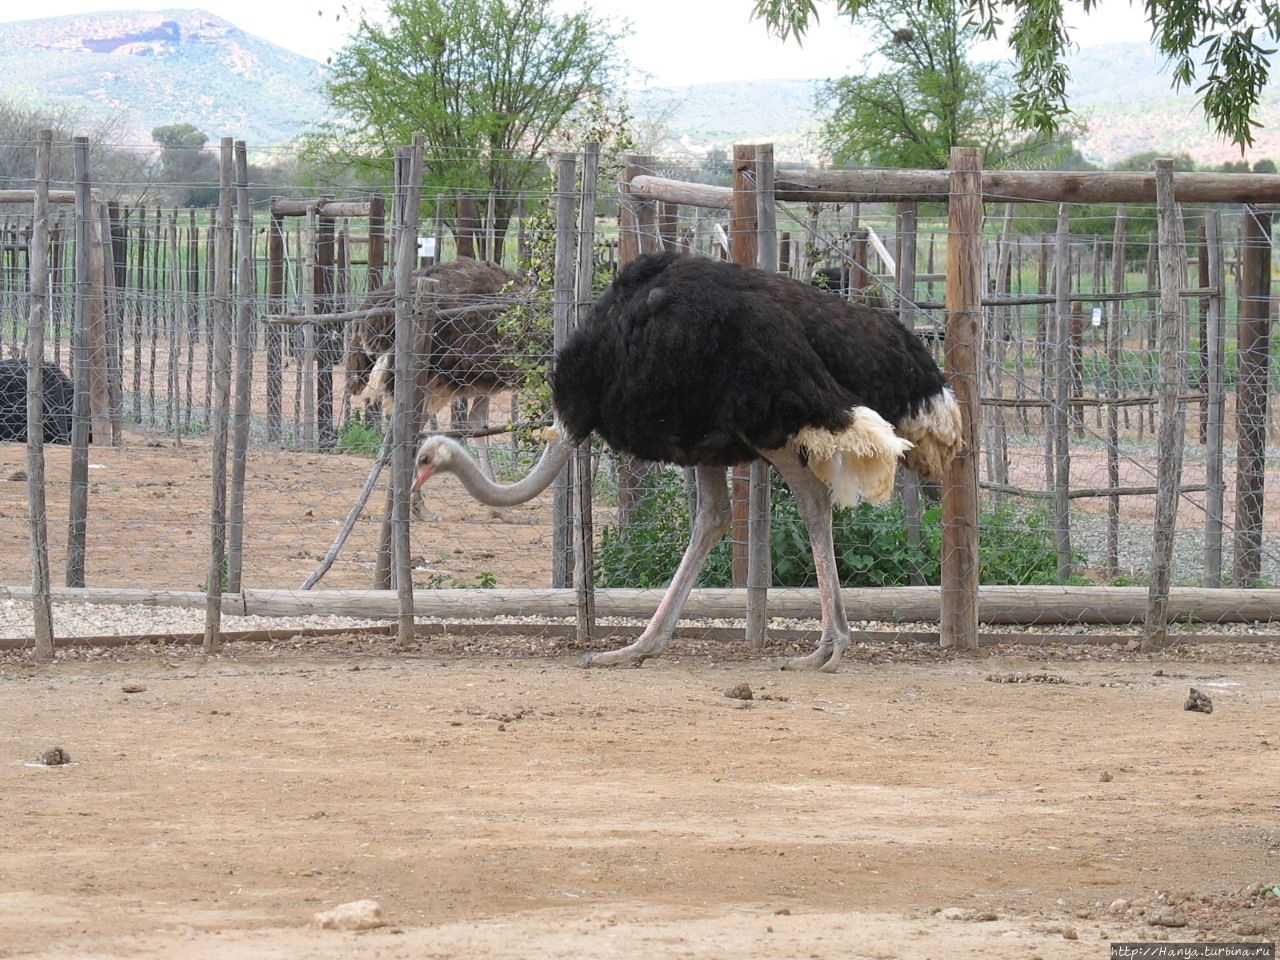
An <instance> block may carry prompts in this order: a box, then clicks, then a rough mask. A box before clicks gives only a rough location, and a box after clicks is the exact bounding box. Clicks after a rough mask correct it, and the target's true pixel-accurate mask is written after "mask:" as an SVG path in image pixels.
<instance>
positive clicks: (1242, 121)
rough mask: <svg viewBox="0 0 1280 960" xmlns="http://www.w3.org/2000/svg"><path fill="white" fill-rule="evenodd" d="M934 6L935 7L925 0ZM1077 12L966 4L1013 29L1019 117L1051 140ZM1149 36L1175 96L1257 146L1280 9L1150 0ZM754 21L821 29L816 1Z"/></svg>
mask: <svg viewBox="0 0 1280 960" xmlns="http://www.w3.org/2000/svg"><path fill="white" fill-rule="evenodd" d="M922 2H923V3H925V4H930V5H932V4H933V3H934V0H922ZM880 3H881V0H834V4H835V7H836V10H837V11H838V12H839V13H840V14H841V15H842V16H846V17H849V18H850V19H853V20H859V19H861V18H862V17H864V16H865V15H866V14H867V13H868V12H869V11H871V10H873V9H875V8H877V7H878V6H880ZM1077 3H1078V4H1079V9H1080V10H1082V11H1083V12H1084V13H1086V14H1088V13H1090V12H1092V11H1093V10H1095V9H1096V8H1097V6H1098V0H963V4H962V7H963V10H964V13H965V16H966V18H967V19H969V20H971V21H972V22H973V23H975V24H977V25H978V27H979V29H980V30H981V31H982V34H983V35H984V36H985V37H987V38H993V37H995V36H996V34H997V33H998V32H999V31H1000V30H1001V28H1003V27H1004V26H1005V25H1006V24H1007V25H1008V27H1009V34H1008V40H1009V45H1010V47H1011V48H1012V50H1013V54H1014V59H1015V60H1016V62H1017V71H1016V73H1015V75H1014V78H1013V79H1014V84H1015V86H1016V87H1017V93H1016V94H1015V95H1014V97H1013V101H1012V107H1013V112H1014V118H1015V120H1016V122H1017V123H1018V125H1019V126H1021V127H1023V128H1024V129H1027V130H1035V131H1039V132H1041V133H1050V132H1052V131H1054V130H1056V129H1057V128H1058V127H1059V126H1060V125H1061V123H1062V122H1063V120H1064V119H1065V118H1066V117H1067V116H1069V115H1070V112H1071V111H1070V108H1069V107H1068V106H1067V102H1066V88H1067V80H1068V79H1069V76H1070V75H1069V72H1068V70H1067V67H1066V64H1065V63H1064V57H1065V55H1066V53H1067V49H1068V46H1069V44H1070V43H1071V37H1070V34H1069V32H1068V30H1067V27H1066V21H1065V16H1064V15H1065V12H1066V11H1067V10H1068V9H1070V7H1069V4H1077ZM1144 6H1145V8H1146V11H1147V18H1148V19H1149V20H1150V22H1151V37H1152V40H1153V42H1154V43H1155V45H1156V47H1157V49H1159V51H1160V52H1161V53H1163V54H1164V55H1165V57H1166V58H1168V61H1169V67H1170V72H1171V74H1172V76H1173V84H1174V86H1175V87H1194V88H1195V92H1196V93H1197V94H1199V96H1200V102H1201V105H1202V106H1203V108H1204V112H1205V117H1206V118H1207V120H1208V122H1209V124H1210V126H1212V128H1213V129H1214V131H1215V132H1217V133H1218V135H1220V136H1221V137H1223V138H1224V139H1226V140H1230V141H1231V142H1232V143H1236V144H1239V146H1240V147H1241V149H1243V148H1245V147H1247V146H1249V145H1251V144H1252V143H1253V133H1254V129H1255V128H1256V127H1258V126H1259V123H1258V120H1257V116H1256V114H1257V107H1258V101H1259V99H1260V98H1261V96H1262V91H1263V88H1264V87H1265V86H1266V83H1267V79H1268V76H1269V75H1270V70H1271V64H1270V60H1269V57H1270V54H1271V53H1273V52H1274V48H1275V46H1276V43H1277V41H1278V40H1280V4H1277V3H1276V2H1275V0H1180V2H1168V0H1144ZM752 9H753V15H754V16H755V17H757V18H759V19H762V20H764V21H765V23H766V24H768V26H769V28H770V29H771V30H772V31H773V32H774V33H776V34H777V35H778V36H780V37H782V38H784V39H785V38H787V37H794V38H796V39H797V40H802V39H803V37H804V35H805V33H806V32H807V31H808V30H809V28H810V26H811V25H812V24H816V23H817V22H818V10H817V6H816V4H815V2H814V0H753V8H752Z"/></svg>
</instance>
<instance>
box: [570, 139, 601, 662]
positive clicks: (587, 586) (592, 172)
mask: <svg viewBox="0 0 1280 960" xmlns="http://www.w3.org/2000/svg"><path fill="white" fill-rule="evenodd" d="M599 177H600V144H598V143H588V144H586V145H585V146H584V147H583V152H582V192H581V197H580V200H579V203H578V249H577V277H576V279H575V281H574V291H575V295H574V316H573V321H572V322H573V326H575V327H577V326H578V325H579V324H581V323H582V322H583V321H584V320H585V319H586V317H587V313H588V312H589V311H590V309H591V303H592V283H593V280H594V274H595V220H596V191H597V187H598V182H599ZM573 475H574V484H573V491H574V498H575V501H576V505H575V508H574V511H573V513H574V515H575V516H576V517H577V522H576V523H575V524H574V528H573V529H574V537H573V554H574V564H573V587H574V592H575V595H576V598H577V603H576V608H577V631H576V633H577V639H578V642H579V643H581V644H585V643H587V642H588V641H589V640H590V639H591V633H592V630H593V629H594V626H595V618H596V604H595V575H594V571H593V569H592V561H593V557H594V553H593V545H594V543H595V536H594V524H593V521H592V511H591V501H592V494H593V481H592V469H591V444H590V442H587V443H583V444H581V445H580V446H579V447H578V449H577V450H576V451H574V455H573Z"/></svg>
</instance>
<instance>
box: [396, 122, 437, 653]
mask: <svg viewBox="0 0 1280 960" xmlns="http://www.w3.org/2000/svg"><path fill="white" fill-rule="evenodd" d="M400 170H401V173H402V177H403V179H401V180H400V181H398V182H397V185H396V187H397V191H398V192H399V193H400V195H401V197H402V198H403V202H402V203H401V204H400V206H399V209H400V211H401V216H400V221H399V224H398V226H399V230H398V231H397V236H396V347H395V350H396V353H395V411H394V414H393V416H392V422H391V429H392V434H391V437H392V446H391V455H392V460H391V463H392V475H391V490H392V491H393V497H392V510H391V527H392V535H391V552H392V557H393V558H394V563H393V566H394V570H395V586H396V599H397V606H398V614H399V615H398V618H397V637H398V641H399V643H400V645H401V646H408V645H409V644H411V643H412V642H413V636H414V632H413V571H412V568H411V565H410V562H409V497H410V490H409V488H410V486H411V485H412V483H413V454H414V448H413V444H414V440H415V437H414V423H415V421H416V417H417V411H416V410H415V409H414V402H413V401H414V394H415V392H416V391H415V385H416V383H417V379H418V377H417V368H418V363H417V361H416V358H415V357H414V355H413V354H414V351H413V344H414V339H415V329H414V328H415V327H416V325H417V324H416V323H415V317H414V309H413V308H414V293H415V291H414V289H413V271H414V268H415V267H416V266H417V259H418V221H419V218H420V215H421V203H422V137H421V136H415V137H414V138H413V143H412V144H411V145H410V147H409V155H408V162H407V163H405V164H401V166H400ZM426 322H428V323H429V322H430V321H429V320H428V321H426ZM427 336H428V342H427V346H428V348H429V347H430V339H429V338H430V336H431V334H430V333H428V334H427Z"/></svg>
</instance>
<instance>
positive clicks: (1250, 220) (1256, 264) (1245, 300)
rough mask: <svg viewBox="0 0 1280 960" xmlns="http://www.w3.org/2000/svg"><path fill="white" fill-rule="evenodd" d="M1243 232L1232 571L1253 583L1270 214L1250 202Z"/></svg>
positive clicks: (1257, 563)
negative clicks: (1234, 535)
mask: <svg viewBox="0 0 1280 960" xmlns="http://www.w3.org/2000/svg"><path fill="white" fill-rule="evenodd" d="M1242 220H1243V235H1242V236H1241V238H1240V261H1241V263H1240V308H1239V312H1238V317H1239V320H1238V322H1237V325H1236V343H1237V346H1238V352H1237V363H1238V364H1239V379H1238V380H1237V382H1236V436H1237V437H1238V438H1239V439H1238V441H1237V445H1236V464H1237V467H1236V538H1235V555H1234V558H1233V563H1232V577H1233V579H1234V581H1235V585H1236V586H1237V587H1251V586H1253V585H1254V584H1256V583H1257V582H1258V576H1259V574H1260V573H1261V570H1262V495H1263V485H1264V481H1265V479H1266V454H1267V380H1268V369H1269V367H1268V357H1269V355H1270V352H1271V347H1270V344H1271V321H1270V308H1271V214H1270V213H1268V212H1263V211H1260V210H1258V209H1257V208H1256V207H1254V206H1247V207H1245V210H1244V217H1243V218H1242Z"/></svg>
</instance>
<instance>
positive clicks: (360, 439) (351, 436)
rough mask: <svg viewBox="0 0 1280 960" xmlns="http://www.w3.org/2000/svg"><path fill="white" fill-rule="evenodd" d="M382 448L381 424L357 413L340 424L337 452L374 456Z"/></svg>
mask: <svg viewBox="0 0 1280 960" xmlns="http://www.w3.org/2000/svg"><path fill="white" fill-rule="evenodd" d="M381 449H382V425H381V424H379V423H373V422H369V421H367V420H365V419H364V417H363V416H361V415H360V414H359V413H356V414H354V415H353V416H352V417H351V419H350V420H348V421H347V422H346V423H344V424H343V425H342V430H341V431H340V432H339V434H338V452H339V453H350V454H355V455H358V456H366V457H376V456H377V455H378V451H379V450H381Z"/></svg>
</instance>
